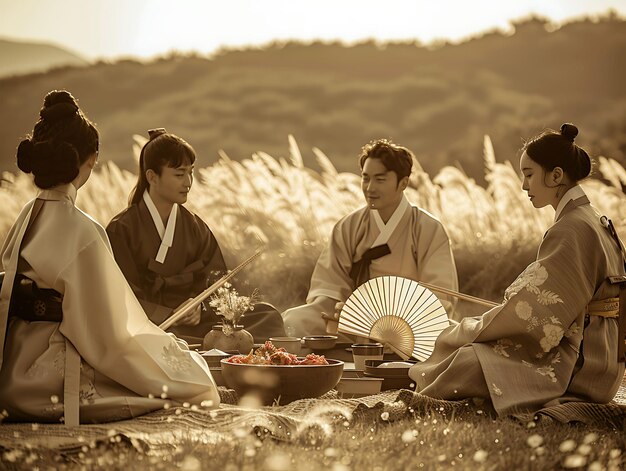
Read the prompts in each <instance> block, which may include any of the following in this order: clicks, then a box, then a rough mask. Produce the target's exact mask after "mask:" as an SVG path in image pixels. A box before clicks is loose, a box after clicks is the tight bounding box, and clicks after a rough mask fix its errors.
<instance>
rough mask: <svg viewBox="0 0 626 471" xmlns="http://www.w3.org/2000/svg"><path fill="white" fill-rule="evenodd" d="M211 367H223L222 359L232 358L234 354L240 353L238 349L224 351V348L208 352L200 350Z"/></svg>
mask: <svg viewBox="0 0 626 471" xmlns="http://www.w3.org/2000/svg"><path fill="white" fill-rule="evenodd" d="M198 353H199V354H200V356H201V357H202V358H204V361H206V364H207V365H208V366H209V368H221V364H220V361H221V360H222V359H224V358H230V357H231V356H233V355H237V354H239V352H238V351H228V352H224V351H222V350H216V349H213V350H209V351H206V352H198Z"/></svg>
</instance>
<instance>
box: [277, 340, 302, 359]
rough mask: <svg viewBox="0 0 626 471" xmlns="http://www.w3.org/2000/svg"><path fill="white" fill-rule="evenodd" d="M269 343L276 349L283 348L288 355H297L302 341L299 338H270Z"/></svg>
mask: <svg viewBox="0 0 626 471" xmlns="http://www.w3.org/2000/svg"><path fill="white" fill-rule="evenodd" d="M270 342H272V343H273V344H274V346H275V347H276V348H281V347H282V348H284V349H285V350H286V351H288V352H289V353H293V354H294V355H298V354H299V353H300V349H301V348H302V339H301V338H300V337H270Z"/></svg>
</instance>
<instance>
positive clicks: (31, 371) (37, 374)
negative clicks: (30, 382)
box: [26, 359, 48, 378]
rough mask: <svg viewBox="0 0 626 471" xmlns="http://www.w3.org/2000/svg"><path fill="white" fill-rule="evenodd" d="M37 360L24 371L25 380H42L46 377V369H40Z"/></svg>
mask: <svg viewBox="0 0 626 471" xmlns="http://www.w3.org/2000/svg"><path fill="white" fill-rule="evenodd" d="M38 360H39V359H37V360H35V362H34V363H33V364H32V365H30V367H29V368H28V369H27V370H26V377H27V378H43V377H44V376H47V375H48V369H47V368H42V367H41V365H40V364H39V361H38Z"/></svg>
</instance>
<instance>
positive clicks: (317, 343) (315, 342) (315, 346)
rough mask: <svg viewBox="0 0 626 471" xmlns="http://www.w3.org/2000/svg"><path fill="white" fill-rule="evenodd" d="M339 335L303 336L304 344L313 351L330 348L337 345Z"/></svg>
mask: <svg viewBox="0 0 626 471" xmlns="http://www.w3.org/2000/svg"><path fill="white" fill-rule="evenodd" d="M337 339H338V337H337V336H336V335H308V336H305V337H302V340H304V346H305V347H306V348H310V349H311V350H313V351H316V350H329V349H331V348H333V347H334V346H335V344H336V343H337Z"/></svg>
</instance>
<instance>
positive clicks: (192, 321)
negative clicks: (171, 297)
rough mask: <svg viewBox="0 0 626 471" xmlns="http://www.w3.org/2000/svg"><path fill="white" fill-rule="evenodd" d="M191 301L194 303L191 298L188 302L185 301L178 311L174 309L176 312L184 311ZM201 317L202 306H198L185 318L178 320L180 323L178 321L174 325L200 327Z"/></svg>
mask: <svg viewBox="0 0 626 471" xmlns="http://www.w3.org/2000/svg"><path fill="white" fill-rule="evenodd" d="M191 301H193V299H192V298H189V299H188V300H187V301H185V302H184V303H182V304H181V305H180V306H178V307H177V308H176V309H174V311H178V310H180V309H182V308H183V307H185V306H186V305H188V304H189V303H190V302H191ZM201 316H202V304H198V306H197V307H196V308H195V309H194V310H192V311H191V312H189V313H188V314H186V315H185V316H183V317H181V318H180V319H178V321H176V323H175V324H174V325H189V326H194V325H198V324H199V323H200V318H201Z"/></svg>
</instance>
